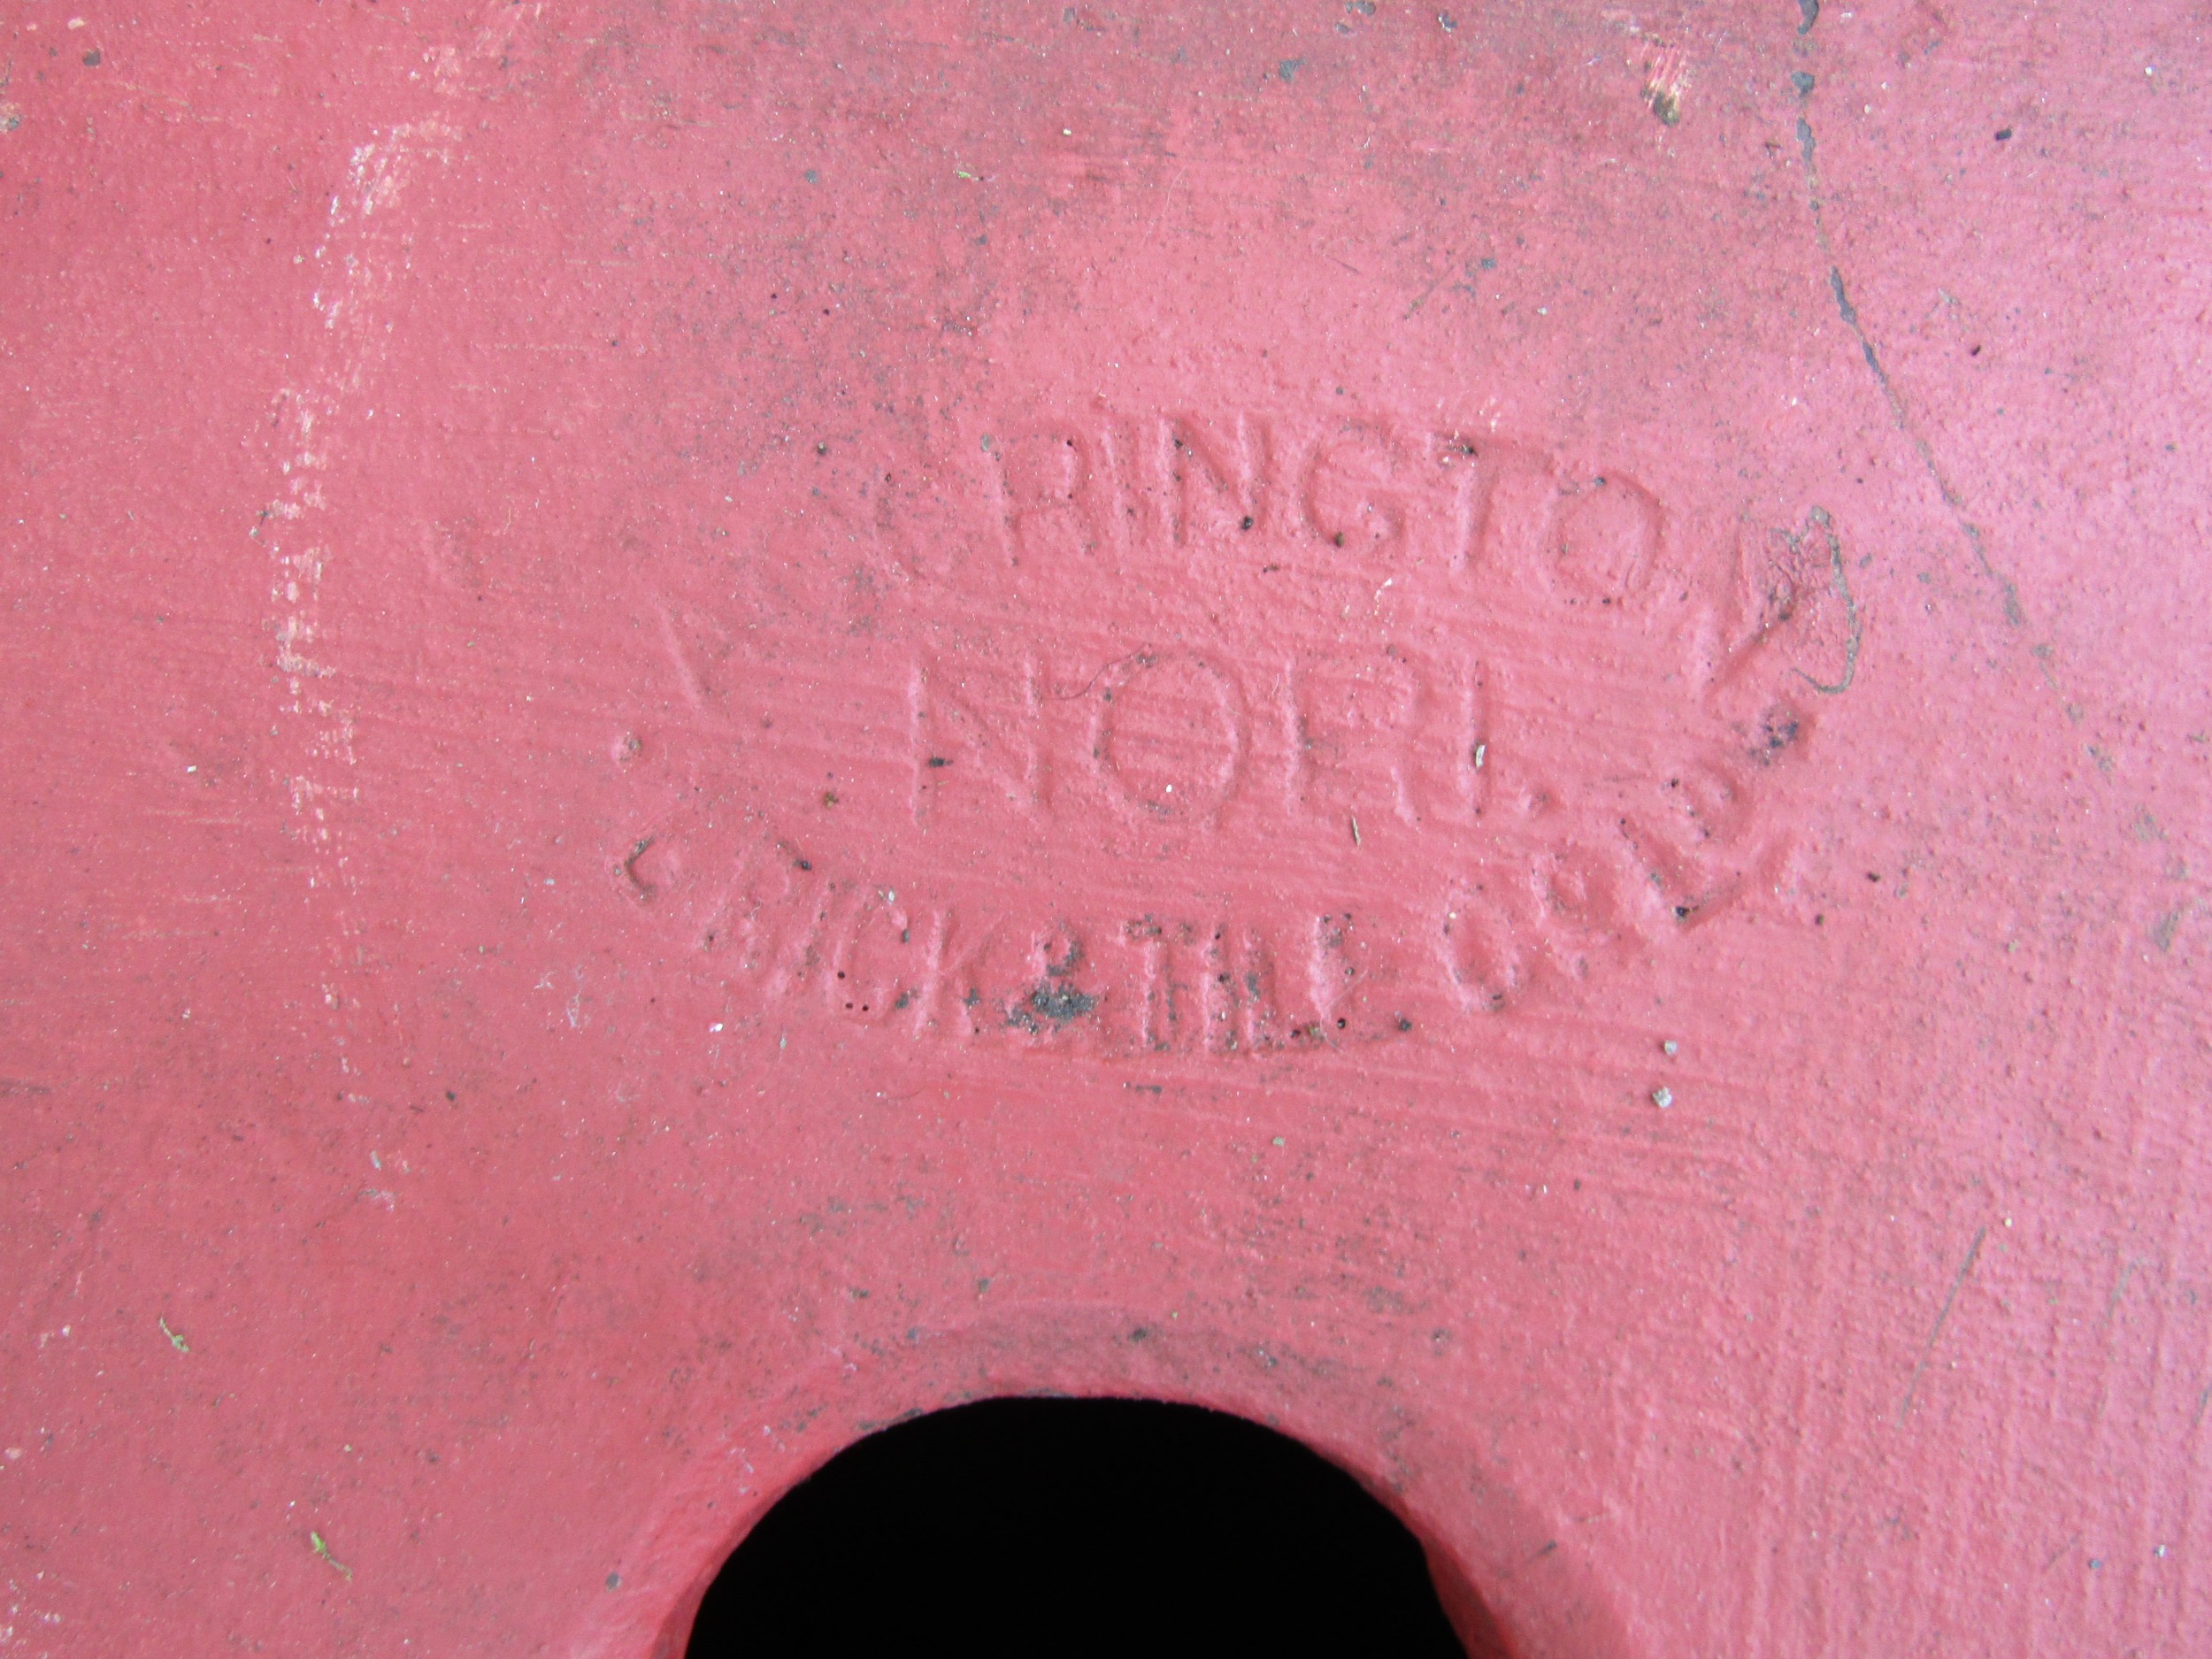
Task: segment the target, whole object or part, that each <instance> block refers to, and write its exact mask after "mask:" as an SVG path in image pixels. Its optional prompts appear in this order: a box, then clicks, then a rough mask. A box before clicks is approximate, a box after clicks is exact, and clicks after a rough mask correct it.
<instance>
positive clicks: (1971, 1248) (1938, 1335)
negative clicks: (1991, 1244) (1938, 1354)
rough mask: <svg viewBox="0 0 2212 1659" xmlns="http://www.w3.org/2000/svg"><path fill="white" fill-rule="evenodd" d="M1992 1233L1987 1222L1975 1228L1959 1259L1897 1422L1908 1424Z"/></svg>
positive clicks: (1907, 1388)
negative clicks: (1938, 1347)
mask: <svg viewBox="0 0 2212 1659" xmlns="http://www.w3.org/2000/svg"><path fill="white" fill-rule="evenodd" d="M1988 1237H1989V1229H1988V1228H1987V1227H1985V1226H1984V1227H1979V1228H1977V1229H1976V1230H1975V1233H1974V1242H1973V1243H1971V1244H1970V1245H1968V1246H1967V1247H1966V1259H1965V1260H1964V1261H1963V1262H1961V1263H1959V1271H1958V1276H1957V1277H1956V1278H1955V1279H1952V1281H1951V1292H1950V1294H1948V1295H1947V1296H1946V1297H1944V1299H1943V1307H1942V1309H1941V1310H1939V1312H1938V1313H1937V1314H1936V1318H1935V1328H1934V1329H1933V1330H1932V1331H1930V1332H1929V1333H1928V1340H1927V1342H1926V1344H1925V1345H1924V1347H1923V1348H1921V1350H1920V1363H1918V1364H1917V1365H1915V1366H1914V1367H1913V1368H1912V1380H1911V1381H1910V1382H1909V1383H1907V1384H1906V1385H1905V1397H1904V1399H1902V1400H1901V1401H1900V1402H1898V1405H1897V1426H1898V1427H1899V1428H1903V1427H1904V1426H1905V1418H1906V1417H1907V1415H1908V1414H1909V1413H1910V1412H1911V1410H1912V1400H1913V1395H1914V1394H1917V1393H1918V1392H1919V1389H1920V1379H1921V1376H1922V1374H1923V1373H1924V1372H1925V1371H1927V1369H1928V1362H1929V1361H1930V1360H1932V1359H1933V1358H1934V1357H1935V1350H1936V1344H1937V1343H1938V1342H1939V1341H1940V1340H1942V1338H1943V1327H1944V1326H1945V1325H1947V1324H1948V1323H1949V1321H1950V1318H1951V1309H1952V1306H1953V1304H1955V1302H1957V1301H1958V1299H1959V1292H1960V1290H1961V1289H1962V1288H1963V1287H1964V1286H1965V1284H1966V1276H1967V1275H1968V1274H1969V1273H1970V1272H1972V1271H1974V1263H1975V1262H1976V1260H1977V1259H1978V1258H1979V1256H1981V1253H1982V1242H1983V1240H1985V1239H1987V1238H1988Z"/></svg>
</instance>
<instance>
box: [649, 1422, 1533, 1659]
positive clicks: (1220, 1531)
mask: <svg viewBox="0 0 2212 1659" xmlns="http://www.w3.org/2000/svg"><path fill="white" fill-rule="evenodd" d="M1460 1600H1461V1601H1462V1603H1463V1617H1467V1614H1466V1612H1465V1609H1466V1608H1467V1607H1473V1609H1474V1613H1473V1617H1474V1619H1475V1622H1477V1623H1479V1624H1482V1625H1484V1626H1485V1628H1483V1629H1481V1630H1479V1631H1477V1632H1472V1636H1473V1640H1474V1641H1475V1646H1474V1647H1473V1648H1472V1649H1470V1648H1468V1647H1463V1646H1462V1644H1461V1642H1460V1641H1459V1640H1458V1638H1457V1637H1455V1635H1454V1634H1453V1632H1452V1627H1451V1624H1450V1623H1449V1622H1448V1620H1447V1619H1446V1617H1445V1615H1444V1611H1443V1608H1442V1605H1441V1604H1440V1601H1439V1600H1438V1596H1437V1592H1436V1588H1435V1586H1434V1585H1433V1584H1432V1583H1431V1581H1430V1578H1429V1571H1428V1563H1427V1561H1426V1559H1425V1555H1424V1554H1423V1551H1422V1548H1421V1546H1420V1544H1419V1543H1418V1542H1417V1540H1415V1539H1414V1537H1413V1535H1412V1533H1410V1532H1408V1531H1407V1530H1406V1528H1405V1527H1404V1525H1402V1524H1401V1523H1400V1522H1399V1520H1398V1519H1397V1517H1394V1516H1393V1515H1392V1514H1391V1513H1390V1511H1389V1510H1387V1509H1385V1508H1384V1507H1383V1506H1382V1505H1381V1504H1380V1503H1379V1502H1376V1501H1375V1499H1373V1498H1371V1497H1370V1496H1369V1495H1368V1494H1367V1493H1366V1492H1365V1491H1364V1490H1363V1489H1362V1488H1361V1486H1360V1485H1359V1483H1358V1482H1357V1481H1356V1480H1354V1479H1352V1478H1351V1476H1349V1475H1348V1474H1346V1473H1345V1472H1344V1471H1342V1470H1340V1469H1339V1468H1337V1467H1336V1466H1335V1465H1334V1464H1333V1463H1329V1462H1327V1461H1326V1460H1325V1459H1324V1458H1322V1457H1321V1456H1319V1455H1317V1454H1316V1453H1314V1452H1312V1451H1311V1450H1310V1449H1308V1448H1306V1447H1304V1446H1302V1445H1301V1444H1299V1443H1298V1442H1297V1441H1295V1440H1290V1439H1287V1438H1286V1437H1285V1436H1283V1435H1280V1434H1277V1433H1275V1432H1272V1431H1271V1430H1269V1429H1265V1428H1263V1427H1261V1426H1260V1425H1258V1424H1256V1423H1249V1422H1247V1421H1245V1420H1244V1419H1243V1418H1241V1417H1230V1416H1226V1415H1225V1414H1223V1413H1221V1412H1217V1411H1208V1410H1204V1409H1201V1408H1199V1407H1196V1406H1183V1405H1170V1404H1167V1403H1164V1402H1159V1401H1150V1400H1061V1399H1054V1400H1029V1399H1024V1400H989V1401H985V1402H981V1403H979V1404H976V1405H969V1406H960V1407H956V1408H955V1409H951V1410H948V1411H940V1412H937V1413H934V1414H933V1415H931V1416H928V1417H917V1418H914V1419H913V1420H911V1421H910V1422H907V1423H902V1424H901V1425H898V1426H896V1427H895V1428H890V1429H886V1430H884V1431H883V1432H881V1433H879V1434H875V1435H872V1436H870V1437H869V1438H868V1439H866V1440H861V1441H859V1442H858V1443H857V1444H856V1445H854V1446H852V1447H850V1448H848V1449H846V1450H845V1451H843V1452H841V1453H840V1454H839V1455H837V1456H835V1457H833V1458H832V1459H831V1460H830V1461H829V1463H826V1464H825V1465H824V1466H823V1467H822V1468H821V1469H820V1470H819V1471H817V1472H816V1473H815V1474H814V1475H813V1477H812V1478H810V1479H807V1480H805V1481H803V1482H802V1483H801V1484H800V1485H798V1486H795V1487H793V1488H792V1490H791V1491H790V1492H789V1493H787V1494H785V1496H784V1497H783V1499H782V1501H781V1502H779V1503H778V1504H777V1505H776V1506H775V1508H773V1509H771V1510H770V1511H769V1512H768V1514H767V1515H766V1516H765V1517H763V1518H762V1520H761V1521H760V1523H759V1524H758V1525H757V1526H755V1527H754V1529H753V1531H752V1532H751V1533H750V1534H749V1536H748V1537H747V1538H746V1540H745V1541H744V1542H743V1543H741V1544H740V1545H739V1546H738V1548H737V1549H736V1550H735V1552H734V1553H733V1554H732V1555H731V1556H730V1559H729V1561H728V1563H726V1565H725V1566H724V1567H723V1569H722V1571H721V1573H720V1574H719V1575H718V1577H717V1578H716V1579H715V1581H714V1583H713V1586H711V1587H710V1589H709V1590H708V1592H707V1594H706V1600H705V1601H704V1603H703V1605H702V1606H701V1608H700V1609H699V1617H698V1622H697V1624H695V1626H694V1628H693V1631H692V1637H691V1645H690V1647H689V1649H688V1653H689V1655H690V1659H736V1656H737V1655H746V1656H747V1659H754V1656H761V1659H766V1656H768V1655H786V1654H789V1655H798V1654H806V1655H833V1654H848V1653H849V1654H863V1653H866V1654H883V1653H925V1652H941V1653H957V1654H961V1655H1000V1654H1005V1655H1014V1654H1019V1655H1025V1659H1030V1656H1033V1655H1091V1654H1097V1655H1107V1654H1113V1655H1131V1654H1158V1653H1170V1654H1174V1653H1184V1652H1190V1653H1205V1654H1210V1655H1211V1654H1223V1655H1232V1654H1271V1655H1275V1654H1301V1653H1332V1652H1333V1653H1341V1654H1346V1655H1408V1656H1409V1659H1414V1656H1417V1659H1429V1656H1430V1655H1434V1656H1435V1659H1507V1649H1506V1647H1505V1646H1504V1644H1503V1643H1502V1641H1501V1640H1498V1638H1497V1636H1496V1633H1495V1632H1494V1629H1492V1628H1488V1620H1487V1618H1486V1617H1485V1616H1484V1615H1483V1614H1482V1612H1481V1609H1479V1606H1478V1605H1475V1604H1474V1603H1473V1600H1472V1597H1471V1596H1469V1595H1463V1596H1462V1597H1461V1598H1460Z"/></svg>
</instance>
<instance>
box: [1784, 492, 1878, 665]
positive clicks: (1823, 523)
mask: <svg viewBox="0 0 2212 1659" xmlns="http://www.w3.org/2000/svg"><path fill="white" fill-rule="evenodd" d="M1805 517H1806V519H1807V521H1808V522H1809V523H1810V524H1812V525H1814V526H1817V527H1818V529H1819V531H1820V534H1822V535H1824V536H1825V537H1826V538H1827V540H1828V588H1829V591H1830V592H1832V593H1833V594H1834V595H1836V596H1837V597H1838V598H1839V599H1841V600H1842V601H1843V621H1844V640H1843V678H1842V679H1841V680H1838V681H1836V683H1835V684H1834V685H1832V686H1826V685H1823V684H1822V683H1821V682H1820V681H1819V680H1815V679H1814V678H1813V677H1812V676H1811V675H1810V674H1809V673H1807V672H1805V671H1804V670H1803V669H1801V668H1800V669H1796V670H1794V671H1793V672H1795V673H1796V675H1797V677H1798V678H1799V679H1800V680H1803V681H1804V682H1805V683H1806V684H1807V685H1809V686H1810V687H1812V688H1813V689H1814V690H1815V691H1817V692H1819V693H1821V694H1822V695H1824V696H1830V697H1839V696H1841V695H1843V694H1844V693H1845V692H1847V691H1848V690H1850V689H1851V682H1852V681H1853V680H1856V679H1857V678H1858V677H1859V641H1860V637H1861V634H1862V630H1863V625H1862V621H1861V618H1860V616H1859V602H1858V601H1857V600H1856V599H1855V598H1853V597H1852V596H1851V578H1850V576H1849V574H1848V573H1847V572H1846V571H1845V570H1844V568H1843V543H1842V541H1840V540H1839V539H1838V538H1837V535H1836V521H1835V520H1834V519H1833V518H1830V517H1829V516H1828V510H1827V509H1826V508H1825V507H1815V508H1814V509H1813V510H1812V511H1810V512H1809V513H1807V514H1806V515H1805ZM1793 539H1794V538H1793ZM1793 550H1794V549H1793Z"/></svg>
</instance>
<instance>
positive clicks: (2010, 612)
mask: <svg viewBox="0 0 2212 1659" xmlns="http://www.w3.org/2000/svg"><path fill="white" fill-rule="evenodd" d="M1817 10H1818V8H1817V7H1814V8H1813V9H1812V11H1811V12H1808V14H1807V21H1806V25H1805V27H1806V28H1810V27H1812V23H1811V18H1812V15H1813V14H1814V13H1815V12H1817ZM1798 32H1799V33H1800V34H1802V33H1804V29H1801V30H1799V31H1798ZM1791 84H1792V85H1793V86H1794V87H1795V88H1797V102H1798V109H1799V114H1798V118H1797V147H1798V150H1799V152H1800V153H1801V155H1802V156H1803V157H1804V161H1805V188H1806V193H1807V196H1808V198H1809V201H1810V203H1811V206H1812V215H1813V236H1814V239H1815V240H1816V242H1819V244H1820V254H1821V257H1822V258H1824V259H1825V260H1826V261H1827V262H1828V287H1829V289H1830V291H1831V292H1832V294H1833V295H1834V296H1835V300H1836V314H1837V315H1838V316H1839V317H1840V318H1842V319H1843V326H1845V327H1847V328H1848V329H1849V330H1850V331H1851V334H1852V337H1853V338H1854V339H1855V340H1857V342H1859V350H1860V353H1861V355H1863V357H1865V358H1866V366H1867V367H1868V368H1869V369H1870V370H1871V371H1872V372H1873V375H1874V383H1875V384H1876V385H1877V386H1878V387H1880V388H1881V391H1882V401H1883V402H1884V403H1886V404H1887V405H1888V407H1889V418H1890V421H1891V423H1892V424H1893V426H1896V428H1897V430H1898V431H1899V432H1900V433H1901V434H1903V436H1904V439H1905V442H1907V443H1909V444H1910V445H1911V446H1912V452H1913V454H1914V455H1915V456H1916V457H1918V458H1919V461H1920V465H1921V466H1922V468H1923V469H1924V471H1925V472H1927V474H1928V477H1929V478H1930V480H1932V481H1933V482H1934V484H1935V487H1936V493H1937V494H1938V495H1940V496H1942V498H1943V504H1944V505H1945V506H1946V507H1947V508H1948V509H1949V510H1950V513H1951V519H1952V522H1953V523H1954V524H1955V525H1956V526H1957V527H1958V531H1959V534H1961V535H1962V536H1963V537H1964V538H1965V541H1966V544H1967V546H1968V547H1969V548H1970V549H1972V551H1973V555H1974V562H1975V563H1976V564H1977V565H1979V566H1980V567H1981V572H1982V574H1983V575H1984V576H1985V578H1987V579H1988V580H1989V581H1990V582H1991V583H1992V584H1993V585H1994V586H1995V588H1996V589H1997V592H1998V595H1999V597H2000V598H2001V599H2002V601H2003V602H2004V607H2005V620H2006V621H2007V622H2008V623H2009V624H2010V625H2011V626H2014V627H2021V626H2024V625H2025V624H2026V622H2027V616H2026V613H2025V612H2024V611H2022V610H2021V608H2020V589H2019V587H2018V585H2017V584H2016V583H2015V582H2014V581H2013V580H2012V579H2011V578H2010V577H2009V576H2007V575H2006V574H2005V573H2004V572H2002V571H2001V570H1999V569H1998V568H1997V565H1996V563H1995V561H1994V560H1993V559H1992V558H1991V557H1989V539H1988V537H1987V536H1986V535H1985V534H1983V531H1982V527H1981V526H1979V525H1978V524H1976V523H1975V522H1974V520H1973V519H1972V518H1970V517H1969V516H1968V515H1967V511H1966V498H1965V497H1964V496H1963V495H1961V494H1960V493H1959V490H1958V487H1957V486H1956V485H1955V484H1953V483H1952V481H1951V479H1950V475H1949V474H1948V473H1947V472H1945V471H1944V470H1943V465H1942V463H1941V462H1940V461H1939V460H1937V458H1936V453H1935V449H1934V448H1933V447H1932V445H1931V444H1930V443H1929V442H1928V440H1927V438H1926V437H1925V436H1924V434H1922V433H1921V430H1920V426H1919V423H1918V422H1916V420H1914V419H1913V417H1912V411H1910V410H1909V409H1908V408H1906V406H1905V400H1904V398H1903V397H1902V396H1900V395H1899V393H1898V390H1897V388H1896V385H1895V384H1894V383H1893V381H1892V380H1890V378H1889V371H1888V370H1887V369H1886V368H1884V367H1883V366H1882V358H1881V354H1880V353H1879V352H1878V351H1877V350H1876V349H1875V347H1874V342H1873V339H1872V338H1871V337H1870V335H1869V334H1867V332H1866V327H1865V325H1864V324H1863V323H1862V322H1861V321H1860V319H1859V311H1858V307H1856V306H1855V305H1854V304H1852V303H1851V296H1850V295H1849V293H1848V292H1847V291H1846V289H1845V288H1844V285H1843V268H1842V266H1841V265H1840V264H1839V263H1838V261H1837V258H1836V249H1835V242H1834V241H1833V239H1832V238H1831V237H1830V235H1829V234H1828V219H1827V215H1826V212H1825V211H1824V204H1825V201H1826V198H1827V190H1826V188H1825V187H1824V185H1823V184H1822V182H1821V177H1820V164H1819V163H1818V162H1817V161H1816V159H1815V158H1814V157H1815V150H1816V145H1815V142H1814V139H1813V127H1812V122H1811V121H1810V120H1809V119H1808V117H1807V114H1806V111H1808V110H1809V107H1810V101H1811V98H1812V95H1813V86H1814V80H1813V77H1812V76H1810V75H1809V74H1803V73H1800V74H1796V75H1793V76H1792V77H1791Z"/></svg>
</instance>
